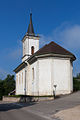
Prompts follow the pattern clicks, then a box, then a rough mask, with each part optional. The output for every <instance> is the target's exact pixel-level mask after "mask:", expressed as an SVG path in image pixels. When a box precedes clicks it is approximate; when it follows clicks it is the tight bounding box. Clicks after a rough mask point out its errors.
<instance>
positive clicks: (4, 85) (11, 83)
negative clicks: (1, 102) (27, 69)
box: [0, 74, 15, 96]
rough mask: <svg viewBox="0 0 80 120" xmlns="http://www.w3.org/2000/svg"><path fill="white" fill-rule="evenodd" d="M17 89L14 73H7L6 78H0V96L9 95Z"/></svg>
mask: <svg viewBox="0 0 80 120" xmlns="http://www.w3.org/2000/svg"><path fill="white" fill-rule="evenodd" d="M14 89H15V80H14V75H10V74H9V75H7V77H6V78H5V79H4V80H0V96H4V95H8V93H10V92H11V91H13V90H14Z"/></svg>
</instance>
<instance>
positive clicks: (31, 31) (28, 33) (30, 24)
mask: <svg viewBox="0 0 80 120" xmlns="http://www.w3.org/2000/svg"><path fill="white" fill-rule="evenodd" d="M27 35H29V36H34V35H35V33H34V29H33V24H32V13H30V23H29V26H28V30H27Z"/></svg>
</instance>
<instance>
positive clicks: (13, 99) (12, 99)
mask: <svg viewBox="0 0 80 120" xmlns="http://www.w3.org/2000/svg"><path fill="white" fill-rule="evenodd" d="M53 99H54V97H31V96H28V97H24V96H23V97H18V98H17V97H6V96H3V101H7V102H37V101H45V100H53Z"/></svg>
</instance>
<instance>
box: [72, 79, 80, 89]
mask: <svg viewBox="0 0 80 120" xmlns="http://www.w3.org/2000/svg"><path fill="white" fill-rule="evenodd" d="M78 90H80V81H79V80H78V79H77V78H73V91H78Z"/></svg>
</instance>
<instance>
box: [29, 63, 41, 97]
mask: <svg viewBox="0 0 80 120" xmlns="http://www.w3.org/2000/svg"><path fill="white" fill-rule="evenodd" d="M38 68H39V67H38V61H36V62H35V63H33V64H32V65H30V72H29V74H28V75H29V82H28V86H29V87H28V94H29V95H38V76H39V75H38ZM32 69H34V79H33V73H32Z"/></svg>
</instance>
